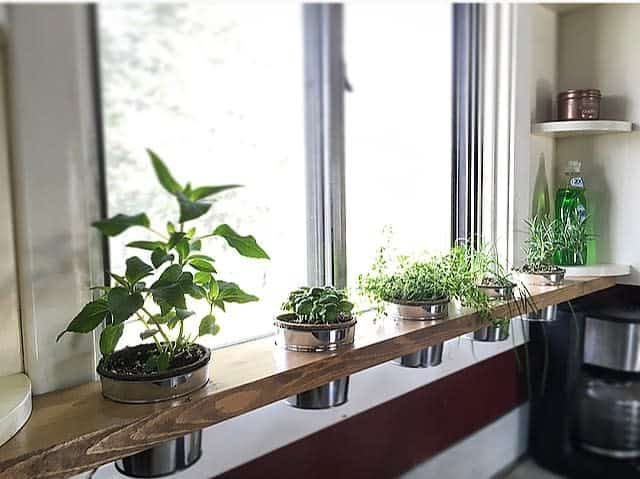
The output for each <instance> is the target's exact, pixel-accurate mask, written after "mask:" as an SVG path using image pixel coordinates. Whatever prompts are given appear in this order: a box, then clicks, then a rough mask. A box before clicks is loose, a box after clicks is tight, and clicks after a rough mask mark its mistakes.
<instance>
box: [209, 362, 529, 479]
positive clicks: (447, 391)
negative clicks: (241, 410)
mask: <svg viewBox="0 0 640 479" xmlns="http://www.w3.org/2000/svg"><path fill="white" fill-rule="evenodd" d="M521 357H522V354H521ZM523 377H524V374H523V373H522V372H521V371H520V370H519V368H518V364H517V361H516V358H515V354H514V352H513V351H508V352H506V353H502V354H500V355H498V356H494V357H493V358H490V359H488V360H486V361H482V362H480V363H478V364H475V365H473V366H471V367H469V368H466V369H463V370H462V371H459V372H457V373H455V374H452V375H450V376H447V377H445V378H442V379H440V380H438V381H436V382H434V383H431V384H428V385H426V386H424V387H422V388H420V389H417V390H415V391H411V392H409V393H407V394H405V395H403V396H401V397H399V398H396V399H393V400H391V401H388V402H386V403H383V404H380V405H379V406H376V407H374V408H372V409H369V410H368V411H365V412H363V413H361V414H358V415H356V416H353V417H350V418H348V419H346V420H344V421H342V422H339V423H337V424H334V425H333V426H331V427H328V428H326V429H323V430H322V431H318V432H317V433H314V434H312V435H310V436H307V437H305V438H303V439H300V440H298V441H296V442H294V443H291V444H288V445H287V446H284V447H282V448H280V449H277V450H276V451H274V452H272V453H269V454H267V455H265V456H262V457H259V458H257V459H255V460H253V461H251V462H248V463H246V464H243V465H241V466H238V467H237V468H235V469H232V470H230V471H228V472H226V473H224V474H221V475H220V476H218V478H219V479H236V478H242V479H252V478H256V479H258V478H260V479H266V478H278V479H289V478H296V479H300V478H304V479H315V478H322V479H328V478H330V479H342V478H344V479H357V478H365V477H366V478H390V477H397V476H398V475H399V474H401V473H403V472H405V471H407V470H409V469H411V468H412V467H413V466H415V465H417V464H420V463H421V462H423V461H425V460H426V459H428V458H430V457H432V456H434V455H435V454H437V453H439V452H441V451H443V450H444V449H446V448H448V447H449V446H451V445H453V444H454V443H456V442H458V441H460V440H461V439H464V438H465V437H466V436H468V435H469V434H471V433H473V432H475V431H477V430H479V429H481V428H482V427H484V426H486V425H487V424H489V423H491V422H493V421H495V420H496V419H498V418H499V417H500V416H502V415H504V414H506V413H507V412H509V411H511V410H512V409H513V408H515V407H517V406H519V405H520V404H522V403H523V402H525V400H526V387H525V382H524V380H523ZM381 387H383V386H382V385H381Z"/></svg>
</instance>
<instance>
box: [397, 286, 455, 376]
mask: <svg viewBox="0 0 640 479" xmlns="http://www.w3.org/2000/svg"><path fill="white" fill-rule="evenodd" d="M386 310H387V313H388V314H389V315H390V316H391V317H393V318H396V319H400V320H407V321H434V322H437V321H439V320H442V319H445V318H446V317H447V316H448V314H449V298H441V299H438V300H435V301H405V302H393V303H392V302H387V303H386ZM443 349H444V342H442V343H439V344H435V345H433V346H429V347H428V348H424V349H421V350H420V351H416V352H415V353H411V354H405V355H404V356H401V357H399V358H397V359H395V360H394V362H395V363H396V364H399V365H401V366H404V367H408V368H429V367H433V366H438V365H440V364H441V363H442V351H443Z"/></svg>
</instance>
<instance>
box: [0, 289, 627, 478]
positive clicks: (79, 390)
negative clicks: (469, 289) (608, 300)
mask: <svg viewBox="0 0 640 479" xmlns="http://www.w3.org/2000/svg"><path fill="white" fill-rule="evenodd" d="M615 283H616V280H615V278H611V277H605V278H579V279H578V278H576V279H572V280H568V281H565V284H564V285H562V286H556V287H530V291H531V293H532V295H533V298H534V301H535V305H536V307H537V308H542V307H545V306H548V305H551V304H558V303H562V302H565V301H570V300H572V299H576V298H579V297H582V296H585V295H587V294H590V293H592V292H596V291H600V290H603V289H607V288H609V287H611V286H613V285H615ZM507 310H508V309H507V305H505V304H499V305H497V306H496V307H495V309H494V313H495V314H496V316H497V317H499V316H502V315H507ZM449 313H450V315H449V319H448V320H446V321H441V322H438V323H432V324H429V323H428V322H411V321H395V320H393V319H390V318H384V319H378V320H374V319H373V318H364V319H360V320H359V323H358V327H357V331H356V340H355V344H354V345H353V346H352V347H350V348H348V349H344V350H341V351H339V352H332V353H294V352H286V351H283V350H280V349H278V348H276V347H275V346H274V344H273V339H272V338H265V339H261V340H257V341H251V342H248V343H244V344H239V345H236V346H232V347H229V348H225V349H222V350H219V351H216V352H215V353H214V355H213V357H212V363H211V367H210V375H211V377H210V382H209V384H208V385H207V386H206V387H204V388H203V389H201V390H199V391H197V392H195V393H193V394H192V395H190V396H188V397H186V398H181V399H179V400H175V401H168V402H164V403H158V404H140V405H126V404H119V403H116V402H113V401H109V400H107V399H104V398H103V397H102V395H101V394H100V384H99V383H97V382H94V383H88V384H83V385H80V386H76V387H73V388H70V389H66V390H62V391H56V392H52V393H49V394H44V395H42V396H36V397H35V398H34V400H33V413H32V417H31V419H30V421H29V422H28V423H27V424H26V425H25V426H24V427H23V428H22V430H21V431H20V432H19V433H18V434H17V435H16V436H14V437H13V438H12V439H11V440H10V441H9V442H7V443H6V444H5V445H4V446H2V447H0V478H2V479H20V478H35V477H47V478H57V477H69V476H71V475H74V474H78V473H80V472H82V471H85V470H89V469H92V468H95V467H97V466H99V465H101V464H105V463H108V462H111V461H114V460H115V459H118V458H121V457H125V456H128V455H131V454H134V453H136V452H139V451H141V450H144V449H146V448H148V447H150V446H152V445H154V444H157V443H160V442H163V441H166V440H168V439H171V438H174V437H178V436H181V435H184V434H186V433H188V432H190V431H193V430H197V429H202V428H205V427H208V426H211V425H213V424H216V423H219V422H221V421H224V420H226V419H229V418H232V417H235V416H238V415H241V414H244V413H246V412H249V411H252V410H254V409H257V408H259V407H262V406H265V405H267V404H270V403H273V402H275V401H279V400H281V399H284V398H286V397H288V396H291V395H293V394H297V393H300V392H303V391H306V390H308V389H311V388H314V387H317V386H321V385H323V384H325V383H327V382H328V381H331V380H334V379H338V378H341V377H344V376H347V375H349V374H353V373H356V372H358V371H362V370H364V369H367V368H370V367H372V366H376V365H378V364H381V363H384V362H387V361H390V360H392V359H394V358H396V357H398V356H402V355H404V354H409V353H412V352H415V351H418V350H419V349H422V348H425V347H427V346H431V345H434V344H437V343H440V342H442V341H446V340H448V339H452V338H455V337H457V336H461V335H463V334H466V333H469V332H472V331H475V330H477V329H479V328H481V327H482V326H483V325H484V323H483V322H482V321H481V320H480V318H479V317H478V315H477V314H475V313H473V312H472V311H468V310H463V309H456V308H455V307H453V306H451V308H450V311H449Z"/></svg>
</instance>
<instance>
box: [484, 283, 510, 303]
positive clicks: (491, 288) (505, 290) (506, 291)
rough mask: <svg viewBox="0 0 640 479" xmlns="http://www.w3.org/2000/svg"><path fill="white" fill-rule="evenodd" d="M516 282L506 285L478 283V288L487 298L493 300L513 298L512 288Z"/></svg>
mask: <svg viewBox="0 0 640 479" xmlns="http://www.w3.org/2000/svg"><path fill="white" fill-rule="evenodd" d="M515 287H516V284H515V283H510V284H509V285H507V286H499V285H487V284H479V285H478V289H479V290H481V291H483V292H484V293H485V294H486V295H487V296H489V298H491V299H495V300H506V299H511V298H513V290H514V289H515Z"/></svg>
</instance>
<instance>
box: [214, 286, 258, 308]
mask: <svg viewBox="0 0 640 479" xmlns="http://www.w3.org/2000/svg"><path fill="white" fill-rule="evenodd" d="M218 288H220V293H219V294H218V298H217V299H218V300H221V301H224V302H226V303H239V304H244V303H250V302H252V301H258V299H259V298H258V297H257V296H254V295H252V294H248V293H245V292H244V291H242V289H240V286H238V285H237V284H236V283H228V282H226V281H218Z"/></svg>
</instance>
